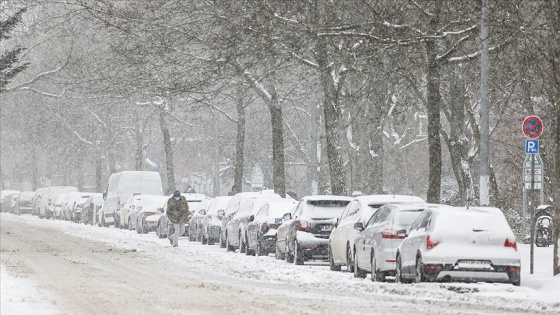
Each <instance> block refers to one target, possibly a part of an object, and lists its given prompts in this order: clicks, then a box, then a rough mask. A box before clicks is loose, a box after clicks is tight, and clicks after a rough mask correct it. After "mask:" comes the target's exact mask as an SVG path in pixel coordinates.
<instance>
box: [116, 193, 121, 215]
mask: <svg viewBox="0 0 560 315" xmlns="http://www.w3.org/2000/svg"><path fill="white" fill-rule="evenodd" d="M116 211H117V212H119V211H121V197H117V210H116Z"/></svg>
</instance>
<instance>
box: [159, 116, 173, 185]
mask: <svg viewBox="0 0 560 315" xmlns="http://www.w3.org/2000/svg"><path fill="white" fill-rule="evenodd" d="M159 126H160V128H161V132H162V134H163V150H164V152H165V169H166V175H167V193H168V194H169V193H170V192H172V191H175V175H174V174H175V171H174V169H173V147H172V146H171V137H170V136H169V129H168V128H167V121H165V110H164V109H163V108H162V109H161V110H160V112H159Z"/></svg>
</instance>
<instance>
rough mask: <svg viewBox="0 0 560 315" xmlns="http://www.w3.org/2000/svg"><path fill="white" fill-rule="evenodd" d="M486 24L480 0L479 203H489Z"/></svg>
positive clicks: (485, 4) (485, 7)
mask: <svg viewBox="0 0 560 315" xmlns="http://www.w3.org/2000/svg"><path fill="white" fill-rule="evenodd" d="M489 33H490V32H489V26H488V0H482V21H481V26H480V41H481V46H482V47H481V54H480V205H481V206H487V205H489V204H490V197H489V193H488V184H489V182H490V167H489V152H488V151H489V149H488V142H489V138H490V136H489V128H488V120H489V114H488V103H489V100H488V94H489V92H488V78H489V76H490V74H489V68H490V57H489V52H488V39H489Z"/></svg>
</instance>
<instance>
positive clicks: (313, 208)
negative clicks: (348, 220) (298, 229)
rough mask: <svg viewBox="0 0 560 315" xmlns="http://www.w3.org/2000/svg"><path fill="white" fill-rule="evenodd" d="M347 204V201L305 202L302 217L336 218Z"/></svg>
mask: <svg viewBox="0 0 560 315" xmlns="http://www.w3.org/2000/svg"><path fill="white" fill-rule="evenodd" d="M349 203H350V201H349V200H307V205H306V207H305V208H304V210H303V215H304V216H307V217H312V218H336V217H339V216H340V214H341V213H342V211H344V209H345V208H346V206H347V205H348V204H349Z"/></svg>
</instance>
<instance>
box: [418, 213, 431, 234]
mask: <svg viewBox="0 0 560 315" xmlns="http://www.w3.org/2000/svg"><path fill="white" fill-rule="evenodd" d="M431 221H432V213H431V212H428V213H426V215H425V216H424V218H423V219H422V222H421V223H420V225H419V226H418V229H425V230H426V229H428V227H430V222H431Z"/></svg>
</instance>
